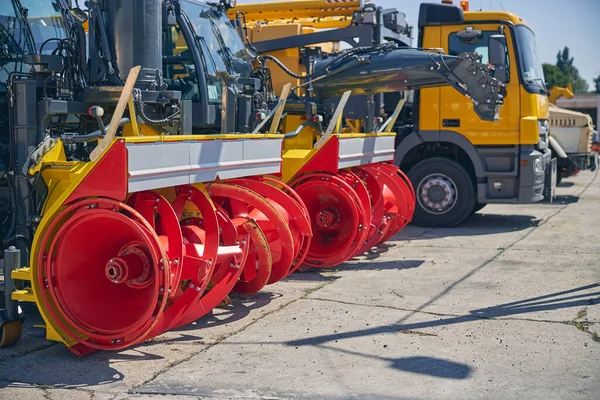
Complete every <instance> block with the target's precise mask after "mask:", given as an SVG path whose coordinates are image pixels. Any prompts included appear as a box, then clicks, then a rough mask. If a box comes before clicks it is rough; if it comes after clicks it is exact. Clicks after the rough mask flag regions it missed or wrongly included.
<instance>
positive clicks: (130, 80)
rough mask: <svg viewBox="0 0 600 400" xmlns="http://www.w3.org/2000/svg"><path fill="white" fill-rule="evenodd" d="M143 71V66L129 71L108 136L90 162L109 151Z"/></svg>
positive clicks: (91, 155)
mask: <svg viewBox="0 0 600 400" xmlns="http://www.w3.org/2000/svg"><path fill="white" fill-rule="evenodd" d="M141 69H142V67H141V66H139V65H138V66H136V67H133V68H131V71H129V75H128V76H127V81H125V86H123V90H122V91H121V96H120V97H119V102H118V103H117V107H116V108H115V111H114V113H113V115H112V119H111V121H110V125H109V127H108V132H106V135H105V136H104V138H103V139H102V141H101V142H100V143H99V144H98V146H96V148H95V149H94V150H92V153H91V154H90V160H91V161H97V160H98V159H99V158H100V156H101V155H102V153H104V151H105V150H106V149H108V146H109V145H110V143H112V141H113V139H114V137H115V134H116V133H117V129H119V121H120V120H121V117H122V116H123V113H124V112H125V107H127V103H128V102H129V99H130V98H131V92H132V90H133V86H134V85H135V82H136V81H137V77H138V75H139V74H140V70H141Z"/></svg>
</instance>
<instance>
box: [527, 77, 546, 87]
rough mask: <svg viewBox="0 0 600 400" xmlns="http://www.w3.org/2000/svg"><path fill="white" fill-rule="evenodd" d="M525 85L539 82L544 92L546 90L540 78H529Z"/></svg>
mask: <svg viewBox="0 0 600 400" xmlns="http://www.w3.org/2000/svg"><path fill="white" fill-rule="evenodd" d="M525 82H526V83H533V82H539V83H540V84H541V85H542V88H543V89H544V90H546V83H545V82H544V80H543V79H542V78H530V79H525Z"/></svg>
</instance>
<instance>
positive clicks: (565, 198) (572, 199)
mask: <svg viewBox="0 0 600 400" xmlns="http://www.w3.org/2000/svg"><path fill="white" fill-rule="evenodd" d="M578 201H579V196H573V195H570V194H565V195H561V196H555V197H554V199H553V200H552V203H550V202H547V201H544V202H542V203H540V204H543V205H546V206H551V205H557V204H560V205H562V204H574V203H577V202H578Z"/></svg>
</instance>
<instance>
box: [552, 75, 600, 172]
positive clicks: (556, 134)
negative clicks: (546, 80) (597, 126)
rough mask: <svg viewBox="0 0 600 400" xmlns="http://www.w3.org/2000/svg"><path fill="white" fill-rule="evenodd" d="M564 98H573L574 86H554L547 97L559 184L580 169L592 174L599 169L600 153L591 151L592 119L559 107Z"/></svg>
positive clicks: (586, 115)
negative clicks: (558, 104)
mask: <svg viewBox="0 0 600 400" xmlns="http://www.w3.org/2000/svg"><path fill="white" fill-rule="evenodd" d="M563 96H564V97H566V98H567V99H570V98H572V97H573V96H574V94H573V88H572V87H571V84H569V85H568V86H567V87H564V88H563V87H558V86H555V87H553V88H552V89H550V94H549V95H548V100H549V101H550V105H549V111H550V143H551V144H552V149H553V151H554V152H555V153H556V157H557V159H558V174H557V182H560V181H561V180H562V178H567V177H569V176H572V175H575V174H577V173H578V172H579V171H581V170H592V171H593V170H595V169H596V168H597V166H598V153H597V152H595V151H592V146H593V145H594V143H593V141H594V124H593V122H592V117H590V116H589V115H588V114H584V113H580V112H577V111H572V110H567V109H564V108H560V107H558V106H556V100H557V99H559V98H560V97H563Z"/></svg>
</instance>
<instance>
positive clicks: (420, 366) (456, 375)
mask: <svg viewBox="0 0 600 400" xmlns="http://www.w3.org/2000/svg"><path fill="white" fill-rule="evenodd" d="M389 361H390V362H391V367H392V368H394V369H398V370H401V371H406V372H412V373H415V374H421V375H429V376H435V377H436V378H445V379H457V380H458V379H466V378H468V377H469V375H471V371H472V368H471V367H470V366H468V365H466V364H461V363H457V362H454V361H449V360H444V359H443V358H435V357H423V356H420V357H402V358H395V359H393V360H389Z"/></svg>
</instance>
